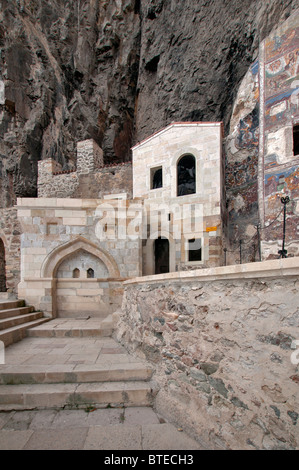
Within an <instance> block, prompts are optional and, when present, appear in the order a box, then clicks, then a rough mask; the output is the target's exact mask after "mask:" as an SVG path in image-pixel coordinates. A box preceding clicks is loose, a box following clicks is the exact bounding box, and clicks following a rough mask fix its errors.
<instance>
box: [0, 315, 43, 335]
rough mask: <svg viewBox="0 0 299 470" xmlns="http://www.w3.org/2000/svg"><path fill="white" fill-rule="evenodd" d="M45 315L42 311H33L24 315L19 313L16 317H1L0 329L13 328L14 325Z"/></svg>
mask: <svg viewBox="0 0 299 470" xmlns="http://www.w3.org/2000/svg"><path fill="white" fill-rule="evenodd" d="M42 317H43V313H42V312H33V313H26V314H23V315H17V316H14V317H9V318H4V319H0V331H2V330H5V329H8V328H13V327H14V326H18V325H22V324H23V323H28V322H31V321H34V320H38V319H39V318H42Z"/></svg>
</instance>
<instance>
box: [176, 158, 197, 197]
mask: <svg viewBox="0 0 299 470" xmlns="http://www.w3.org/2000/svg"><path fill="white" fill-rule="evenodd" d="M177 171H178V176H177V182H178V192H177V194H178V196H184V195H186V194H194V193H195V192H196V171H195V158H194V157H193V155H185V156H184V157H182V158H181V159H180V160H179V162H178V166H177Z"/></svg>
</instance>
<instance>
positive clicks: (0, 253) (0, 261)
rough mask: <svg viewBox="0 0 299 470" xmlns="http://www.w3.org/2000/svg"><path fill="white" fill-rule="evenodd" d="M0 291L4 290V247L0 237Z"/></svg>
mask: <svg viewBox="0 0 299 470" xmlns="http://www.w3.org/2000/svg"><path fill="white" fill-rule="evenodd" d="M0 292H6V273H5V248H4V243H3V241H2V240H1V238H0Z"/></svg>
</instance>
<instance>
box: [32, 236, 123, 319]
mask: <svg viewBox="0 0 299 470" xmlns="http://www.w3.org/2000/svg"><path fill="white" fill-rule="evenodd" d="M91 264H92V267H91ZM90 269H92V270H93V271H94V277H89V276H88V270H90ZM74 271H76V277H74V275H73V274H74ZM41 278H42V279H47V280H48V281H51V299H52V305H51V310H52V314H51V316H52V317H53V318H55V317H63V318H67V317H68V318H70V317H74V318H86V317H87V316H92V317H100V318H105V316H107V315H108V314H109V313H111V311H110V310H111V308H112V306H113V287H114V286H115V284H117V283H118V281H120V273H119V269H118V266H117V264H116V262H115V260H114V259H113V258H112V256H111V255H110V254H109V253H107V252H105V251H104V250H102V249H101V248H99V247H98V246H97V245H95V244H94V243H92V242H90V241H88V240H86V239H84V238H82V237H79V238H77V239H75V240H72V241H70V242H68V243H65V244H63V245H60V246H58V247H57V248H55V249H54V250H53V251H52V252H51V253H50V254H49V255H48V256H47V258H46V259H45V261H44V263H43V265H42V268H41Z"/></svg>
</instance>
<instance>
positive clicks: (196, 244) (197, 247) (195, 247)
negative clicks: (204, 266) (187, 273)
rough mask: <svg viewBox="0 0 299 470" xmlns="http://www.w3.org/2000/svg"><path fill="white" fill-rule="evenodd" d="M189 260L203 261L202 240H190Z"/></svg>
mask: <svg viewBox="0 0 299 470" xmlns="http://www.w3.org/2000/svg"><path fill="white" fill-rule="evenodd" d="M188 261H202V254H201V240H200V239H195V238H193V239H191V240H188Z"/></svg>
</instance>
